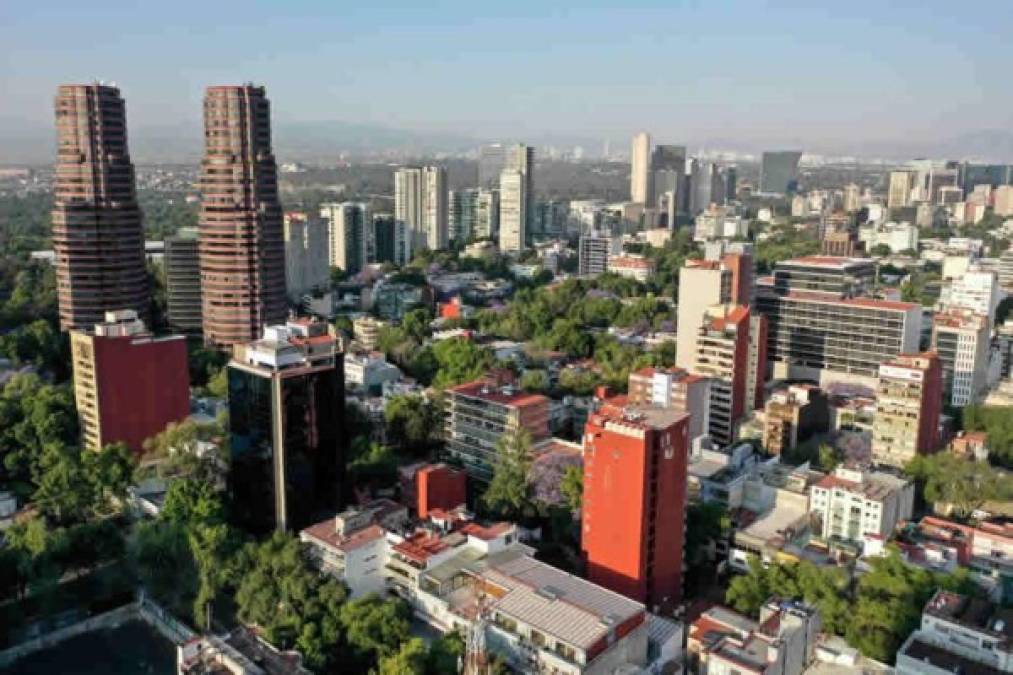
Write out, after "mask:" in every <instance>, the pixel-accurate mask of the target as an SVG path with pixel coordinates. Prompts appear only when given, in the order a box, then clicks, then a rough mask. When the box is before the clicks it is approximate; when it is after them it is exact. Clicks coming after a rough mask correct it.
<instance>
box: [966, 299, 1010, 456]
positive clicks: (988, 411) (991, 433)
mask: <svg viewBox="0 0 1013 675" xmlns="http://www.w3.org/2000/svg"><path fill="white" fill-rule="evenodd" d="M1010 299H1011V298H1007V300H1010ZM962 412H963V415H962V418H963V426H964V429H965V430H967V431H984V432H985V433H986V434H987V437H988V448H989V460H990V461H991V462H992V463H993V464H996V465H998V466H1001V467H1003V468H1005V469H1010V470H1013V408H1008V407H997V406H991V407H990V406H977V405H969V406H967V407H966V408H964V409H963V411H962Z"/></svg>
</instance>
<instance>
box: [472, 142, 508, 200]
mask: <svg viewBox="0 0 1013 675" xmlns="http://www.w3.org/2000/svg"><path fill="white" fill-rule="evenodd" d="M505 162H506V148H505V147H504V146H503V144H502V143H492V144H490V145H483V146H482V147H481V148H479V150H478V186H479V187H480V188H486V189H488V188H496V187H499V175H500V174H501V173H503V169H504V167H505Z"/></svg>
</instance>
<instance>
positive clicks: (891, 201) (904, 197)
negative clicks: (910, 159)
mask: <svg viewBox="0 0 1013 675" xmlns="http://www.w3.org/2000/svg"><path fill="white" fill-rule="evenodd" d="M914 185H915V173H914V172H913V171H891V172H890V183H889V185H888V187H887V193H886V206H887V208H890V209H902V208H904V207H905V206H910V205H911V202H912V199H911V191H912V190H913V189H914Z"/></svg>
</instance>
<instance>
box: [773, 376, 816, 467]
mask: <svg viewBox="0 0 1013 675" xmlns="http://www.w3.org/2000/svg"><path fill="white" fill-rule="evenodd" d="M763 417H764V426H763V447H764V448H766V450H767V452H769V453H770V454H772V455H780V454H782V453H784V452H786V451H788V450H791V449H793V448H795V447H796V446H797V445H798V444H799V443H804V442H805V441H807V440H809V439H810V438H812V437H813V436H814V435H815V434H819V433H825V432H827V431H829V430H830V408H829V405H828V402H827V396H826V394H825V393H823V391H822V390H820V388H819V387H816V386H814V385H811V384H792V385H789V386H787V387H785V388H783V389H779V390H777V391H775V392H774V393H773V394H771V396H770V398H769V399H768V400H767V404H766V406H765V407H764V416H763Z"/></svg>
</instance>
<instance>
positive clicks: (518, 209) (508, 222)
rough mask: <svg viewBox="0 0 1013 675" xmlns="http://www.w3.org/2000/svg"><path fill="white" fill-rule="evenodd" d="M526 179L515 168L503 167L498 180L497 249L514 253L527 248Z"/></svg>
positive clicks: (527, 194)
mask: <svg viewBox="0 0 1013 675" xmlns="http://www.w3.org/2000/svg"><path fill="white" fill-rule="evenodd" d="M527 185H528V181H527V180H526V178H525V176H524V174H523V173H521V172H520V171H518V170H516V169H504V170H503V173H502V174H500V182H499V194H500V202H499V250H500V251H502V252H504V253H507V252H512V253H516V252H519V251H523V250H524V249H525V248H527V213H528V209H529V205H528V201H529V200H530V199H531V195H530V194H529V193H528V192H527Z"/></svg>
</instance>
